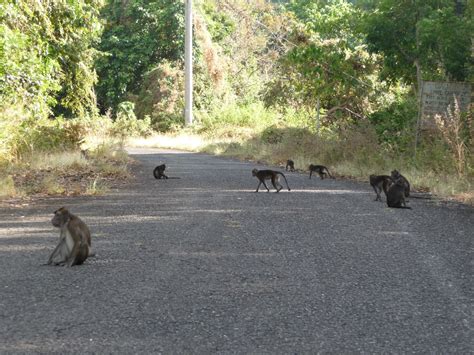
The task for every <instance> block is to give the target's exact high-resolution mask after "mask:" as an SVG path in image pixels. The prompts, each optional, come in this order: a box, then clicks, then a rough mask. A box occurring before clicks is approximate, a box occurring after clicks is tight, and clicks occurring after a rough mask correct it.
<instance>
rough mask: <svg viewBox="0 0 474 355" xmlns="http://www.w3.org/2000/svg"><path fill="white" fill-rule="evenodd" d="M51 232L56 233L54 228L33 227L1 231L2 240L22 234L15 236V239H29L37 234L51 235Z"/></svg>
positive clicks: (0, 237)
mask: <svg viewBox="0 0 474 355" xmlns="http://www.w3.org/2000/svg"><path fill="white" fill-rule="evenodd" d="M51 231H54V229H53V227H51V228H33V227H18V228H2V229H0V239H3V238H13V235H15V234H20V233H21V234H22V235H21V236H15V238H29V237H30V236H31V234H32V233H35V234H39V233H50V232H51ZM35 236H36V235H35Z"/></svg>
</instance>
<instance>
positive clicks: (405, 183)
mask: <svg viewBox="0 0 474 355" xmlns="http://www.w3.org/2000/svg"><path fill="white" fill-rule="evenodd" d="M390 177H391V178H392V180H393V181H396V180H401V181H402V183H403V186H404V187H405V190H404V193H405V197H409V196H410V183H409V182H408V180H407V179H406V178H405V177H404V176H403V175H402V174H400V172H399V171H398V170H393V171H392V172H391V174H390Z"/></svg>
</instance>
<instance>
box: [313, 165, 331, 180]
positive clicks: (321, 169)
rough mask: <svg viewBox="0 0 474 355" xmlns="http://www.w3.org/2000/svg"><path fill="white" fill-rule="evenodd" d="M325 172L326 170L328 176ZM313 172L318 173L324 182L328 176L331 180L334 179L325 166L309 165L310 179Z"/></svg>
mask: <svg viewBox="0 0 474 355" xmlns="http://www.w3.org/2000/svg"><path fill="white" fill-rule="evenodd" d="M325 170H326V172H327V174H326V172H325ZM313 172H315V173H318V174H319V177H320V178H321V180H323V179H324V177H325V176H326V175H329V177H330V178H331V179H334V177H333V176H332V175H331V174H330V173H329V169H328V168H326V167H325V166H324V165H313V164H310V165H309V178H310V179H311V175H313Z"/></svg>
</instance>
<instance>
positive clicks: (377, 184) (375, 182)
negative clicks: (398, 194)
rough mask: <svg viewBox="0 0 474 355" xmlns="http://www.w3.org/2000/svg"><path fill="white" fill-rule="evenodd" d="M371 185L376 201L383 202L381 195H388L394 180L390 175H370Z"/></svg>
mask: <svg viewBox="0 0 474 355" xmlns="http://www.w3.org/2000/svg"><path fill="white" fill-rule="evenodd" d="M369 182H370V185H371V186H372V187H373V188H374V191H375V193H376V194H377V197H376V198H375V201H382V198H381V197H380V193H381V192H382V190H383V192H384V193H385V195H387V191H388V189H389V187H390V185H391V184H392V182H393V181H392V178H391V177H390V176H388V175H370V176H369Z"/></svg>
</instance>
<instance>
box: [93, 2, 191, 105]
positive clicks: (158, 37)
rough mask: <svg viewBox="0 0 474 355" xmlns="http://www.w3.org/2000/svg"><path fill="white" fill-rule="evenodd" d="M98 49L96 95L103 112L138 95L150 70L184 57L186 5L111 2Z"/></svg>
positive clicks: (105, 11) (105, 8)
mask: <svg viewBox="0 0 474 355" xmlns="http://www.w3.org/2000/svg"><path fill="white" fill-rule="evenodd" d="M102 16H103V18H104V19H105V22H106V25H105V30H104V33H103V36H102V41H101V43H100V45H99V47H98V49H99V50H100V51H101V52H103V55H102V56H101V58H100V59H99V60H98V61H97V71H98V75H99V78H100V80H99V83H98V85H97V95H98V102H99V106H100V108H101V109H102V110H107V109H108V108H112V109H116V107H117V105H118V104H119V103H120V102H122V101H124V100H125V99H126V98H127V95H128V94H137V93H138V92H139V90H140V87H141V85H142V83H143V78H144V76H145V75H146V73H147V72H148V71H150V70H151V69H153V68H154V67H155V66H157V65H158V64H159V63H160V62H162V61H163V60H165V59H166V60H170V61H174V60H178V59H182V57H183V55H184V5H183V2H182V1H176V0H156V1H149V0H131V1H123V0H110V1H109V2H108V4H107V5H106V6H105V7H104V9H103V12H102Z"/></svg>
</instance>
